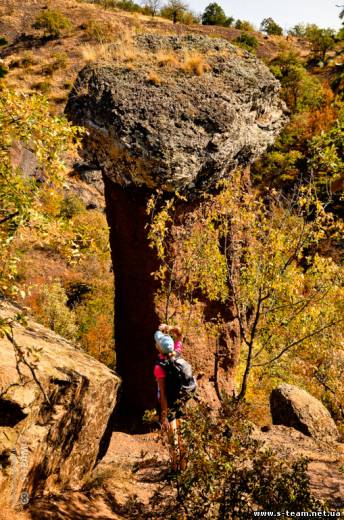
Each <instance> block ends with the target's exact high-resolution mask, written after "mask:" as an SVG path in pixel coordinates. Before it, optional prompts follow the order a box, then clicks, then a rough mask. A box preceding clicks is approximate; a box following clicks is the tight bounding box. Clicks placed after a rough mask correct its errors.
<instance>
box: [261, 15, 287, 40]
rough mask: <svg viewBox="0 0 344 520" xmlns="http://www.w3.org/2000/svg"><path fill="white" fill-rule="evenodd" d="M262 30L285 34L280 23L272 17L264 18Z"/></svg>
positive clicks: (267, 32)
mask: <svg viewBox="0 0 344 520" xmlns="http://www.w3.org/2000/svg"><path fill="white" fill-rule="evenodd" d="M260 30H261V31H262V32H266V34H268V35H269V36H270V35H277V36H281V35H282V34H283V29H282V27H281V26H280V25H278V24H277V23H276V22H275V21H274V20H273V19H272V18H264V20H263V21H262V23H261V25H260Z"/></svg>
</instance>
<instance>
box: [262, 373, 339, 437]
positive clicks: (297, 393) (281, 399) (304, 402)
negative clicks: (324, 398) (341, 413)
mask: <svg viewBox="0 0 344 520" xmlns="http://www.w3.org/2000/svg"><path fill="white" fill-rule="evenodd" d="M270 408H271V415H272V421H273V424H281V425H284V426H289V427H292V428H295V429H296V430H299V431H300V432H302V433H303V434H305V435H308V436H310V437H313V438H315V439H318V440H325V439H333V440H335V439H337V438H338V436H339V434H338V430H337V427H336V425H335V422H334V420H333V419H332V417H331V415H330V413H329V411H328V410H327V409H326V408H325V406H324V405H323V404H322V403H321V402H320V401H319V400H318V399H316V398H315V397H313V396H312V395H310V394H309V393H308V392H306V390H303V389H301V388H298V387H297V386H294V385H288V384H286V383H284V384H282V385H280V386H278V387H277V388H275V389H274V390H272V392H271V395H270Z"/></svg>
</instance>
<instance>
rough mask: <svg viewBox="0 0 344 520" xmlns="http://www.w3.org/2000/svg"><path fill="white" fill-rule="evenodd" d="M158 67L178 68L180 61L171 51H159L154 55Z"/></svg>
mask: <svg viewBox="0 0 344 520" xmlns="http://www.w3.org/2000/svg"><path fill="white" fill-rule="evenodd" d="M156 59H157V62H158V65H159V67H171V68H179V66H180V62H179V60H178V58H177V56H176V55H175V53H173V52H168V51H159V52H158V53H157V55H156Z"/></svg>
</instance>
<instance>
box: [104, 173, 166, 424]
mask: <svg viewBox="0 0 344 520" xmlns="http://www.w3.org/2000/svg"><path fill="white" fill-rule="evenodd" d="M105 196H106V211H107V217H108V221H109V225H110V242H111V253H112V261H113V266H114V271H115V295H116V297H115V336H116V371H117V372H118V374H120V375H121V376H122V379H123V383H122V388H121V394H122V396H123V397H124V400H123V401H122V406H121V410H120V413H121V415H125V416H128V417H132V416H135V417H141V416H142V414H143V412H144V410H145V409H148V408H154V406H155V405H156V388H155V386H154V385H153V375H152V370H153V368H152V367H153V365H154V361H155V359H156V350H155V347H154V340H153V334H154V332H155V330H156V328H157V327H158V325H159V319H158V316H157V314H156V310H155V306H154V302H153V298H152V295H153V294H154V292H155V290H156V288H157V287H156V283H155V282H154V280H153V278H152V276H151V273H152V272H153V271H154V270H156V268H157V259H156V257H155V254H154V252H153V250H152V249H149V247H148V241H147V238H146V233H147V230H146V229H145V225H146V223H147V215H146V200H145V197H144V196H142V194H141V193H139V192H136V193H135V192H133V191H131V190H130V191H128V190H126V189H123V188H122V187H120V186H116V185H114V184H113V183H112V182H111V181H110V180H109V179H107V178H105Z"/></svg>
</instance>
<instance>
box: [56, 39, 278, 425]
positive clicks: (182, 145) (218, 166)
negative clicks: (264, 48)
mask: <svg viewBox="0 0 344 520" xmlns="http://www.w3.org/2000/svg"><path fill="white" fill-rule="evenodd" d="M113 53H114V59H113V62H112V63H110V64H107V65H101V64H96V65H91V66H87V67H86V68H84V69H83V70H82V71H81V72H80V73H79V76H78V78H77V81H76V84H75V86H74V88H73V90H72V92H71V94H70V97H69V100H68V103H67V107H66V112H67V114H68V116H69V117H70V119H72V120H73V121H74V122H75V123H77V124H80V125H84V126H85V127H86V128H87V129H88V135H87V136H86V137H85V140H84V154H85V156H86V158H88V160H89V162H90V163H92V164H94V165H96V166H97V167H99V168H100V169H101V170H102V171H103V174H104V180H105V197H106V205H107V208H106V210H107V217H108V222H109V226H110V241H111V248H112V256H113V264H114V274H115V334H116V359H117V370H118V372H119V374H120V375H121V376H122V377H123V386H122V397H123V403H124V406H123V407H122V408H123V410H124V412H125V413H127V414H131V415H136V416H138V415H141V414H142V412H143V411H144V410H145V409H147V408H151V407H152V406H154V404H155V402H156V397H155V387H154V380H153V377H152V366H153V363H154V359H155V357H156V353H155V351H154V343H153V332H154V328H155V327H156V326H157V325H158V316H157V313H156V306H155V303H154V292H155V290H156V282H155V281H154V280H153V279H152V276H151V273H152V272H153V271H155V270H156V269H157V259H156V256H155V254H154V253H153V251H152V250H151V249H150V248H149V244H148V240H147V226H146V224H147V218H148V217H147V215H146V204H147V195H149V193H151V191H150V190H152V189H156V188H158V189H160V190H163V191H165V192H173V191H175V190H178V191H179V192H183V193H186V194H187V195H188V196H189V199H192V204H193V205H195V204H197V203H198V199H199V198H200V194H201V193H202V192H204V191H207V190H209V189H211V188H213V187H215V186H216V185H217V183H218V181H219V180H220V179H223V178H225V177H226V176H228V175H229V174H230V172H231V171H233V169H235V168H237V167H243V166H247V165H249V164H250V163H251V162H252V161H254V160H255V159H256V158H257V157H258V156H259V155H260V154H261V153H262V152H263V151H264V150H265V149H266V148H267V146H269V145H271V144H272V143H273V141H274V139H275V137H276V136H277V134H278V133H279V131H280V130H281V128H282V127H283V125H284V123H285V122H286V119H287V118H286V115H285V106H284V103H283V102H282V101H281V100H280V98H279V83H278V81H276V79H275V78H274V77H273V75H272V74H271V73H270V71H269V70H268V68H267V67H266V66H265V65H264V64H263V63H261V62H260V61H259V60H257V59H256V58H255V57H254V56H252V55H251V54H249V53H248V52H246V51H244V50H242V49H239V48H237V47H235V46H233V45H231V44H230V43H228V42H227V41H225V40H220V39H214V38H207V37H205V36H195V35H189V36H184V37H180V36H179V37H178V36H173V37H171V36H170V37H166V36H165V37H163V36H157V35H144V36H140V37H137V39H136V40H135V42H134V45H133V47H132V48H131V49H130V52H128V49H123V47H122V48H121V49H116V46H114V47H113ZM190 204H191V203H190ZM193 207H194V206H193Z"/></svg>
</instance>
